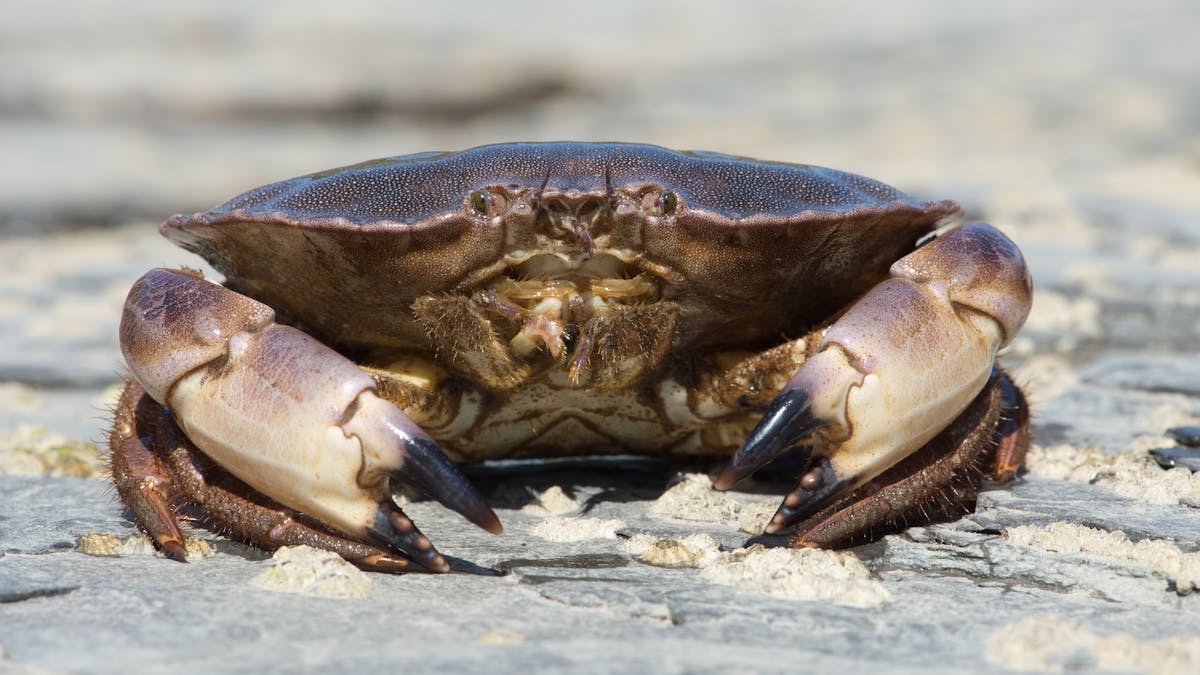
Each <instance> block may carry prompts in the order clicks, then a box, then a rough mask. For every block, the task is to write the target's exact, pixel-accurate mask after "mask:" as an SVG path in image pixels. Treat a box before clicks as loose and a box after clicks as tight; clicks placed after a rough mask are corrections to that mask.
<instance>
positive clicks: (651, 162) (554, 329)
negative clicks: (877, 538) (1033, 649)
mask: <svg viewBox="0 0 1200 675" xmlns="http://www.w3.org/2000/svg"><path fill="white" fill-rule="evenodd" d="M960 213H961V209H960V208H959V207H958V205H957V204H955V203H954V202H951V201H928V202H926V201H919V200H916V199H914V198H912V197H910V196H908V195H906V194H904V193H902V192H900V191H898V190H896V189H894V188H891V187H888V186H886V185H884V184H882V183H879V182H877V181H874V180H871V179H868V178H864V177H861V176H857V175H853V174H849V173H844V172H839V171H834V170H831V169H825V168H819V167H813V166H804V165H794V164H785V163H777V162H762V161H755V160H750V159H746V158H740V157H734V156H729V155H723V154H716V153H707V152H675V151H671V150H667V149H665V148H660V147H656V146H649V145H633V144H589V143H528V144H505V145H491V146H484V147H478V148H474V149H470V150H466V151H463V152H457V153H425V154H417V155H408V156H404V157H393V158H387V159H381V160H375V161H370V162H365V163H362V164H357V165H354V166H348V167H344V168H339V169H333V170H330V171H324V172H321V173H316V174H312V175H308V176H304V177H300V178H294V179H291V180H287V181H283V182H279V183H275V184H272V185H268V186H265V187H261V188H258V189H255V190H252V191H250V192H247V193H245V194H243V195H241V196H239V197H235V198H234V199H232V200H230V201H229V202H226V203H225V204H223V205H221V206H219V207H217V208H215V209H213V210H212V211H209V212H207V213H203V214H196V215H192V216H175V217H173V218H171V219H170V220H168V221H167V222H166V223H164V224H163V225H162V227H161V231H162V233H163V234H164V235H165V236H166V237H167V238H168V239H170V240H172V241H174V242H175V243H177V244H179V245H181V246H182V247H184V248H186V249H188V250H190V251H193V252H195V253H198V254H199V255H201V256H203V257H204V258H205V259H207V260H208V261H209V262H210V263H211V265H212V266H213V267H214V268H215V269H217V270H218V271H220V272H221V273H222V274H224V275H225V277H226V280H225V283H224V284H223V285H218V284H216V283H213V282H211V281H208V280H206V279H204V278H203V276H202V275H201V274H200V273H198V272H196V271H194V270H190V269H186V268H184V269H176V270H169V269H155V270H151V271H150V272H148V273H146V274H145V275H144V276H142V277H141V278H140V279H139V280H138V281H137V282H136V283H135V284H134V285H133V288H132V289H131V290H130V292H129V296H128V299H127V300H126V302H125V307H124V314H123V317H122V320H121V327H120V342H121V348H122V351H123V353H124V355H125V359H126V361H127V363H128V366H129V370H130V372H131V374H132V377H131V378H129V379H128V381H127V382H126V385H125V389H124V391H123V393H122V396H121V399H120V402H119V404H118V406H117V409H116V416H115V423H114V425H113V428H112V432H111V437H110V446H111V458H112V473H113V478H114V482H115V485H116V488H117V491H118V493H119V495H120V498H121V499H122V501H123V502H124V503H125V504H126V505H127V506H128V507H129V508H130V509H131V511H132V512H133V514H134V516H135V518H136V521H137V523H138V524H139V525H140V527H141V528H143V529H144V530H145V531H146V532H147V533H148V534H149V535H150V536H151V537H152V538H153V539H154V541H156V542H157V544H158V545H159V546H160V547H161V548H162V549H163V550H164V551H165V552H166V553H167V555H168V556H170V557H174V558H176V559H179V560H183V559H185V557H186V553H185V548H184V541H185V535H184V533H183V531H182V529H181V527H180V523H179V520H180V516H179V513H180V509H181V507H183V506H185V505H186V506H188V507H191V508H192V509H193V510H195V509H198V510H199V511H200V512H202V514H203V515H204V517H206V518H207V519H208V520H209V521H210V522H211V523H213V524H215V525H216V526H217V527H219V528H220V529H222V530H224V531H226V532H228V533H231V534H233V535H236V536H237V537H240V538H242V539H243V540H246V541H248V542H250V543H251V544H254V545H257V546H261V547H264V548H275V547H279V546H282V545H293V544H309V545H312V546H316V547H320V548H324V549H328V550H331V551H334V552H336V553H338V554H340V555H341V556H343V557H344V558H346V559H348V560H350V561H352V562H354V563H356V564H358V565H360V566H363V567H366V568H375V569H384V570H406V569H414V570H415V569H424V570H429V571H435V572H442V571H446V570H448V569H449V563H448V562H447V560H446V558H445V557H443V556H442V555H441V554H440V553H438V552H437V550H436V549H435V548H434V547H433V546H432V544H431V543H430V541H429V539H428V538H427V537H425V535H423V534H422V533H421V532H420V530H418V529H417V527H416V526H415V525H414V524H413V522H412V521H411V520H410V519H409V518H408V517H407V516H406V515H405V514H404V512H403V511H402V510H401V508H400V507H399V506H398V505H397V502H396V501H395V500H394V499H393V491H394V490H397V489H401V488H415V489H416V490H419V491H423V492H425V493H426V494H427V495H428V496H430V497H432V498H433V499H435V500H437V501H439V502H440V503H442V504H444V505H445V506H446V507H448V508H450V509H453V510H455V511H457V512H458V513H460V514H461V515H462V516H463V517H465V518H466V519H467V520H468V521H470V522H472V523H474V524H475V525H477V526H479V527H482V528H483V529H485V530H487V531H489V532H493V533H499V532H500V531H501V525H500V521H499V519H498V518H497V516H496V514H495V512H494V511H493V510H492V509H491V508H490V507H489V506H488V504H487V502H486V500H485V499H484V498H483V497H482V496H481V495H480V493H479V492H478V491H477V490H476V489H475V488H473V487H472V485H471V484H470V483H469V482H468V480H467V479H466V478H464V476H463V475H462V474H461V473H460V471H459V469H458V468H457V466H458V465H460V464H462V463H478V462H485V461H488V460H495V459H500V458H532V457H561V456H567V455H580V454H585V455H604V454H614V453H620V454H631V453H641V454H649V455H661V456H673V457H688V458H722V459H725V458H730V459H728V463H727V465H726V466H725V468H724V470H723V471H722V472H721V473H720V475H719V476H718V478H717V479H716V482H715V487H716V488H717V489H728V488H730V487H732V486H733V485H734V484H736V483H738V482H739V481H741V480H742V479H744V478H746V477H747V476H749V475H751V474H752V473H754V472H755V471H756V470H757V469H759V468H760V467H762V466H763V465H764V464H766V463H768V462H770V461H771V460H773V459H775V458H776V457H778V456H780V455H781V454H784V453H785V452H791V453H792V454H799V457H800V462H801V469H800V470H799V477H798V480H797V482H796V483H795V487H794V488H793V489H791V491H790V492H788V493H787V494H786V496H785V497H784V499H783V503H782V505H781V506H780V507H779V510H778V511H777V512H776V514H775V515H774V517H773V518H772V519H771V520H770V522H769V524H768V525H767V528H766V531H767V532H768V533H778V532H784V531H794V532H795V537H794V540H793V541H792V543H793V545H805V546H836V545H840V544H843V543H846V542H852V541H856V540H860V539H863V538H869V537H871V536H873V535H874V534H876V533H877V532H879V531H882V530H885V529H887V528H896V527H903V526H904V525H905V523H907V522H909V521H910V519H914V518H918V519H926V518H936V517H943V518H950V517H956V516H957V515H959V514H961V513H964V512H966V511H968V510H970V509H971V508H973V505H974V500H975V497H976V494H977V491H978V490H979V489H980V487H981V485H982V484H983V483H984V482H985V481H995V482H999V483H1004V482H1007V481H1010V480H1012V479H1013V478H1014V477H1015V476H1016V474H1017V472H1018V470H1019V468H1020V466H1021V463H1022V461H1023V457H1024V454H1025V452H1026V449H1027V447H1028V445H1029V442H1030V436H1029V423H1028V421H1029V412H1028V406H1027V404H1026V402H1025V399H1024V397H1023V395H1022V393H1021V391H1020V390H1019V389H1018V388H1017V387H1016V386H1015V385H1014V384H1013V381H1012V379H1011V378H1010V377H1009V376H1008V375H1007V374H1006V373H1005V372H1004V371H1003V370H1001V369H1000V368H999V367H998V366H997V351H998V350H999V349H1000V348H1001V347H1003V346H1004V345H1006V344H1007V343H1009V342H1010V341H1011V340H1012V339H1013V337H1014V335H1016V333H1017V331H1018V330H1019V329H1020V327H1021V325H1022V323H1023V322H1024V320H1025V318H1026V316H1027V315H1028V312H1029V308H1030V300H1031V292H1032V284H1031V281H1030V277H1029V273H1028V271H1027V269H1026V266H1025V262H1024V259H1023V258H1022V256H1021V253H1020V251H1019V250H1018V249H1017V247H1016V246H1015V245H1014V244H1013V243H1012V242H1011V241H1010V240H1009V239H1007V238H1006V237H1005V236H1004V235H1003V234H1001V233H1000V232H999V231H998V230H996V229H995V228H993V227H992V226H990V225H987V224H983V223H972V224H966V225H955V224H954V223H955V221H956V219H957V217H958V216H959V215H960Z"/></svg>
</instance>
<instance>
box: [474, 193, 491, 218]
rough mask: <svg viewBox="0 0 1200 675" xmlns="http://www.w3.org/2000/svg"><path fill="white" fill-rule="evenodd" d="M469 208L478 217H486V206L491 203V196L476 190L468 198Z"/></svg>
mask: <svg viewBox="0 0 1200 675" xmlns="http://www.w3.org/2000/svg"><path fill="white" fill-rule="evenodd" d="M469 199H470V201H471V208H473V209H475V212H476V213H478V214H480V215H487V212H488V206H489V205H491V203H492V196H491V195H489V194H488V193H486V192H484V191H483V190H476V191H474V192H472V193H471V196H470V198H469Z"/></svg>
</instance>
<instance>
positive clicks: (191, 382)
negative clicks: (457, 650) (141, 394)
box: [121, 269, 501, 571]
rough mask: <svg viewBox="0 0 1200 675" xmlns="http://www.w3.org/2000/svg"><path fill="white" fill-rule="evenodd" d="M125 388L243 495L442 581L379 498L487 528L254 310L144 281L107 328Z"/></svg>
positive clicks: (357, 383)
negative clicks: (384, 551)
mask: <svg viewBox="0 0 1200 675" xmlns="http://www.w3.org/2000/svg"><path fill="white" fill-rule="evenodd" d="M121 345H122V349H123V351H124V352H125V358H126V362H127V363H128V364H129V366H130V369H131V370H132V371H133V374H134V376H135V377H136V378H137V379H138V381H139V382H140V383H141V384H142V386H143V387H145V389H146V392H147V393H148V394H149V395H150V396H151V397H152V398H153V399H154V400H156V401H158V402H159V403H162V404H163V405H166V406H167V407H168V408H170V410H171V412H172V414H173V415H174V417H175V421H176V422H177V423H178V424H179V426H180V428H181V429H182V430H183V432H184V433H185V434H186V435H187V437H188V438H189V439H190V440H191V441H192V442H193V443H195V444H196V446H197V447H199V448H200V449H201V450H202V451H203V452H204V454H206V455H207V456H209V457H210V458H212V459H213V460H215V461H216V462H217V463H218V464H220V465H221V466H222V467H223V468H224V469H226V470H228V471H229V472H230V473H232V474H233V475H234V476H236V477H237V478H238V479H240V480H241V481H243V482H244V483H246V484H247V485H249V486H250V487H251V488H253V489H254V490H257V491H258V492H261V493H262V494H264V495H266V496H267V497H269V498H271V499H272V500H274V501H276V502H278V503H279V504H282V505H283V506H285V507H287V508H289V509H292V510H295V511H299V512H301V513H304V514H306V515H308V516H310V517H312V518H314V519H316V520H317V521H319V522H321V523H322V524H324V525H326V526H328V527H330V528H332V529H334V530H336V531H338V532H340V533H343V534H345V535H348V536H349V537H351V538H356V539H362V540H367V541H375V542H378V543H379V544H382V545H384V546H387V547H388V548H389V549H391V550H393V551H396V552H398V553H400V554H401V555H404V556H405V557H407V558H410V559H412V560H414V561H416V562H418V563H421V564H423V565H425V564H426V563H428V566H430V569H433V570H434V571H445V570H446V569H448V567H446V566H445V562H444V559H442V558H440V556H437V554H436V551H434V550H433V548H432V546H431V545H430V544H429V540H428V539H426V538H425V537H424V536H423V535H421V534H420V533H419V532H417V531H416V528H415V527H413V526H412V523H411V521H409V520H408V518H407V517H405V516H404V515H403V514H402V513H401V512H400V511H399V509H398V508H397V507H396V506H395V503H394V502H393V501H392V499H391V494H390V480H389V479H395V480H398V481H400V482H403V483H406V484H411V485H413V486H415V487H417V488H419V489H421V490H423V491H425V492H426V493H427V494H429V495H430V496H431V497H433V498H434V499H436V500H438V501H439V502H441V503H442V504H444V505H446V506H447V507H449V508H451V509H453V510H455V511H457V512H459V513H460V514H462V515H463V516H464V517H466V518H467V519H468V520H470V521H471V522H473V523H475V524H476V525H478V526H480V527H482V528H484V529H486V530H488V531H490V532H499V531H500V529H501V527H500V522H499V520H498V519H497V518H496V515H495V513H494V512H492V510H491V509H490V508H489V507H488V506H487V504H486V503H485V502H484V500H483V498H482V497H481V496H480V495H479V494H478V493H477V492H476V491H475V490H474V488H472V487H471V485H470V484H469V483H468V482H467V481H466V479H465V478H463V477H462V476H461V474H459V473H458V471H457V470H456V469H455V468H454V466H453V464H451V463H450V461H449V459H447V458H446V456H445V455H444V454H443V453H442V452H441V451H440V450H439V449H438V448H437V446H436V444H434V442H433V440H432V439H430V438H429V436H428V435H426V434H425V433H424V432H423V431H422V430H421V429H420V428H418V427H417V425H416V424H414V423H413V422H412V421H411V420H410V419H409V418H408V417H407V416H406V415H405V414H404V413H403V412H402V411H400V409H399V408H397V407H395V406H394V405H392V404H391V403H388V402H387V401H385V400H383V399H381V398H379V396H378V395H377V394H376V392H375V388H374V383H373V381H372V380H371V378H370V377H369V376H368V375H367V374H366V373H364V372H363V371H362V370H361V369H359V368H358V367H357V366H356V365H354V364H353V363H352V362H350V361H349V360H347V359H346V358H345V357H342V356H341V355H339V354H337V353H336V352H334V351H333V350H332V349H329V348H328V347H326V346H324V345H322V344H321V343H319V342H317V341H316V340H314V339H313V338H311V337H309V336H308V335H306V334H304V333H302V332H300V331H298V330H296V329H293V328H290V327H288V326H282V325H279V324H276V323H275V322H274V312H273V311H272V310H271V309H270V308H269V307H267V306H266V305H263V304H261V303H259V302H257V301H255V300H252V299H250V298H247V297H245V296H242V295H239V294H237V293H234V292H232V291H230V290H228V289H225V288H223V287H221V286H218V285H216V284H213V283H210V282H208V281H205V280H203V279H202V278H200V277H199V276H198V275H195V274H191V273H187V272H174V271H169V270H162V269H158V270H152V271H150V272H148V273H147V274H146V275H145V276H143V277H142V278H141V279H139V280H138V281H137V283H135V284H134V286H133V288H132V289H131V291H130V294H129V298H128V299H127V300H126V304H125V313H124V316H123V317H122V322H121Z"/></svg>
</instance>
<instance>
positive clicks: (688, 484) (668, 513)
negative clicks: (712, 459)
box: [649, 473, 778, 534]
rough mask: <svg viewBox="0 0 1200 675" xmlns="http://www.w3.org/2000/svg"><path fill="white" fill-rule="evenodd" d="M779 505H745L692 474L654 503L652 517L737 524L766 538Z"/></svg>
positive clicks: (764, 503)
mask: <svg viewBox="0 0 1200 675" xmlns="http://www.w3.org/2000/svg"><path fill="white" fill-rule="evenodd" d="M776 501H777V500H776ZM776 501H770V500H768V501H762V502H758V503H754V504H743V503H742V502H739V501H737V500H735V499H733V498H732V497H730V496H729V495H728V494H726V493H724V492H718V491H716V490H714V489H713V483H712V479H711V478H709V477H708V476H707V475H706V474H702V473H688V474H684V475H683V477H682V480H680V481H679V482H678V483H676V484H675V485H673V486H671V488H670V489H669V490H667V491H666V492H664V493H663V495H662V496H661V497H659V498H658V500H657V501H655V502H654V504H653V505H652V506H651V507H650V511H649V513H650V515H652V516H659V517H663V518H674V519H676V520H694V521H702V522H708V523H725V524H730V525H732V524H736V525H737V527H738V529H739V530H741V531H742V532H747V533H749V534H762V531H763V528H765V527H766V526H767V522H768V521H770V519H771V516H772V515H774V513H775V510H776V508H778V504H777V503H776Z"/></svg>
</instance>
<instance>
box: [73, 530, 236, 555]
mask: <svg viewBox="0 0 1200 675" xmlns="http://www.w3.org/2000/svg"><path fill="white" fill-rule="evenodd" d="M184 548H185V549H186V550H187V554H188V559H189V560H198V559H200V558H208V557H211V556H213V555H215V554H216V551H214V550H213V547H212V545H211V544H209V543H208V542H207V541H205V540H203V539H197V538H196V537H188V538H187V540H186V541H185V542H184ZM75 550H77V551H79V552H80V553H86V554H88V555H94V556H110V557H114V558H117V557H124V556H138V555H156V556H158V557H160V558H161V557H165V554H163V552H162V551H159V550H158V549H156V548H154V544H153V543H152V542H151V541H150V538H149V537H147V536H146V535H144V534H141V533H140V532H139V533H138V534H131V535H129V536H128V537H126V538H125V539H121V538H120V537H118V536H116V535H114V534H108V533H107V532H88V533H87V534H85V535H83V536H82V537H80V538H79V541H77V542H76V543H75Z"/></svg>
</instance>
